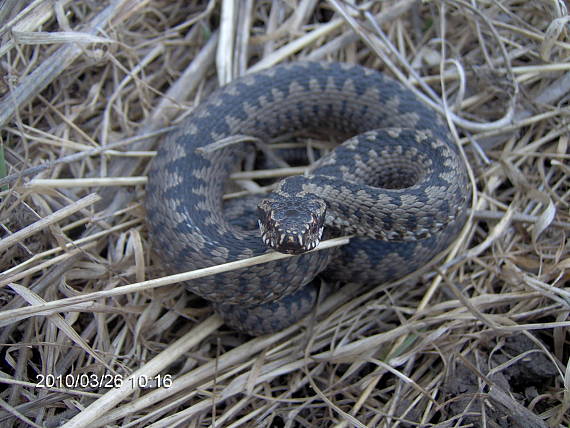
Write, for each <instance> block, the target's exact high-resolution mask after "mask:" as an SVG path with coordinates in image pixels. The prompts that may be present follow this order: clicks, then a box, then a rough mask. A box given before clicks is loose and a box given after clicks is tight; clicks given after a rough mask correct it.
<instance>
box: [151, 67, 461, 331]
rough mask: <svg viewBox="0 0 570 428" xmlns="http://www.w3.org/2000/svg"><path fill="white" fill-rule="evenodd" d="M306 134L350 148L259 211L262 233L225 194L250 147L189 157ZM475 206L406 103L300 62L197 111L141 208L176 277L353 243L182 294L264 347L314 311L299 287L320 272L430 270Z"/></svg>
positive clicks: (449, 155) (370, 78)
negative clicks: (239, 220) (342, 237)
mask: <svg viewBox="0 0 570 428" xmlns="http://www.w3.org/2000/svg"><path fill="white" fill-rule="evenodd" d="M303 132H305V133H308V132H310V133H311V134H315V133H317V134H319V135H325V136H329V135H340V136H355V137H353V138H351V139H349V140H348V141H346V142H345V143H343V144H342V145H340V146H338V147H337V148H336V149H335V150H333V151H332V152H330V153H329V154H327V155H325V156H324V157H322V158H321V159H319V160H318V161H317V162H316V164H315V165H313V167H312V168H311V171H310V174H308V175H306V176H296V177H291V178H289V179H286V180H284V181H282V182H281V183H280V185H279V187H278V189H277V190H276V191H275V192H274V193H273V194H272V195H270V196H269V197H268V199H267V200H266V201H264V202H262V203H261V204H260V209H259V211H260V229H261V230H260V231H247V230H243V229H240V228H237V227H234V226H232V225H231V224H230V223H229V222H228V221H227V219H226V218H225V217H224V214H223V205H222V195H223V193H224V186H225V184H226V181H227V179H228V177H229V175H230V174H231V173H232V172H233V171H234V170H235V168H236V166H237V165H238V164H239V163H240V159H242V157H243V156H244V154H245V153H246V151H247V150H246V148H247V147H250V146H251V143H249V146H248V143H237V144H233V145H232V144H230V145H226V146H225V147H223V148H219V149H217V150H213V151H204V150H197V149H199V148H202V147H204V146H207V145H209V144H212V143H214V142H216V141H220V140H222V139H224V138H226V137H230V136H233V135H247V136H251V137H255V138H259V139H261V140H263V141H265V142H271V140H272V139H275V137H276V136H278V135H281V134H284V133H286V134H290V133H297V134H298V133H303ZM469 195H470V193H469V185H468V180H467V174H466V170H465V166H464V164H463V162H462V160H461V158H460V157H459V155H458V152H457V148H456V147H455V146H454V144H453V143H452V142H451V141H450V138H449V135H448V131H447V128H446V126H445V125H444V123H443V121H442V119H441V118H440V117H439V116H438V115H437V114H436V113H435V112H434V111H432V110H431V109H430V108H428V107H426V106H425V105H424V104H423V103H421V102H420V101H419V100H417V99H416V97H415V96H414V95H413V93H412V92H411V91H409V90H408V89H406V88H404V87H403V86H401V85H400V84H399V83H397V82H395V81H393V80H392V79H390V78H388V77H386V76H384V75H382V74H380V73H378V72H376V71H373V70H369V69H366V68H364V67H361V66H357V65H348V64H342V63H319V62H299V63H292V64H286V65H280V66H276V67H273V68H270V69H268V70H265V71H262V72H259V73H255V74H250V75H246V76H245V77H242V78H240V79H237V80H235V81H233V82H232V83H230V84H229V85H227V86H225V87H222V88H221V89H219V90H218V91H217V92H215V93H214V94H213V95H212V96H210V97H209V99H208V100H207V101H206V102H204V103H202V104H201V105H200V106H198V107H197V108H196V109H195V110H194V111H193V112H192V114H191V115H190V117H189V118H188V119H187V120H186V121H185V122H184V124H183V125H182V126H180V127H179V129H178V130H177V131H175V132H174V133H172V134H171V135H170V136H169V137H168V138H167V139H166V140H165V141H164V142H163V143H162V144H161V146H160V148H159V150H158V154H157V156H156V157H155V159H154V160H153V162H152V164H151V167H150V171H149V175H148V186H147V200H146V208H147V211H148V220H149V226H150V232H151V236H152V238H153V240H154V242H155V245H156V247H157V249H158V252H159V254H160V255H161V258H162V260H163V261H164V262H165V263H166V265H167V267H168V268H169V269H170V270H173V271H178V272H181V271H187V270H193V269H197V268H202V267H206V266H212V265H216V264H220V263H224V262H228V261H232V260H238V259H243V258H246V257H252V256H256V255H260V254H263V253H265V252H267V251H269V249H268V246H267V245H266V244H268V245H269V246H272V247H276V248H277V249H278V250H280V251H283V252H289V253H295V254H297V253H301V252H302V251H304V250H307V249H311V248H313V247H314V246H315V245H316V243H317V242H318V240H319V239H320V235H321V233H322V226H323V224H324V225H325V228H327V229H328V230H329V231H330V233H331V235H333V236H334V235H335V234H336V235H338V234H355V235H356V236H357V237H355V238H353V239H351V242H350V244H348V245H346V246H343V247H341V248H340V249H337V250H324V251H313V252H310V253H305V254H300V255H298V256H296V257H291V258H287V259H284V260H280V261H275V262H270V263H266V264H261V265H257V266H253V267H250V268H247V269H241V270H237V271H232V272H228V273H223V274H217V275H215V276H212V277H207V278H203V279H199V280H193V281H191V282H189V283H187V284H186V285H187V287H188V288H189V289H190V290H192V291H193V292H195V293H197V294H199V295H201V296H203V297H205V298H206V299H208V300H211V301H212V302H214V303H215V305H216V308H217V310H218V311H219V312H220V313H221V314H222V316H223V317H224V318H225V320H226V323H228V324H229V325H230V326H232V327H234V328H237V329H239V330H242V331H245V332H247V333H250V334H262V333H267V332H271V331H275V330H279V329H281V328H284V327H286V326H287V325H289V324H291V323H293V322H295V321H297V320H299V319H300V318H302V317H303V316H304V315H305V314H306V313H308V311H310V310H311V307H312V304H313V302H314V300H315V294H316V293H315V292H314V290H311V289H310V288H308V287H305V285H306V284H307V283H308V282H309V281H310V280H311V279H312V278H314V277H315V276H316V275H317V274H318V273H319V272H322V271H325V274H326V275H328V276H329V277H331V278H334V279H338V280H340V281H356V282H366V283H380V282H383V281H387V280H393V279H396V278H398V277H402V276H404V275H406V274H408V273H410V272H413V271H415V270H417V269H418V268H420V267H421V266H423V265H424V264H426V263H427V262H428V261H430V260H431V259H432V258H433V257H434V256H435V255H436V254H437V253H439V252H441V251H442V250H444V249H445V248H447V247H448V246H449V244H450V243H451V242H452V241H453V240H454V239H455V237H456V235H457V233H458V231H459V230H460V228H461V226H462V225H463V223H464V221H465V218H466V215H465V213H466V208H467V205H468V202H469ZM282 198H292V199H282ZM325 211H326V214H325ZM323 222H324V223H323Z"/></svg>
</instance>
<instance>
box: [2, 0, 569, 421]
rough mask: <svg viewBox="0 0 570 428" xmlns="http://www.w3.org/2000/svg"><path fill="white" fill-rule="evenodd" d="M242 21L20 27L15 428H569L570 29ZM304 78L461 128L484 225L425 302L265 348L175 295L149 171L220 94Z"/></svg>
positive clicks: (6, 151)
mask: <svg viewBox="0 0 570 428" xmlns="http://www.w3.org/2000/svg"><path fill="white" fill-rule="evenodd" d="M25 3H30V4H29V6H26V5H25ZM111 3H112V4H111ZM236 3H239V4H240V7H239V8H234V7H233V5H234V2H233V1H231V0H229V1H226V0H224V1H221V2H214V1H210V2H205V1H177V2H174V1H159V0H157V1H144V0H123V1H121V0H118V1H114V2H108V1H102V2H94V1H89V0H77V1H70V0H60V1H58V2H52V1H41V0H40V1H33V2H23V1H18V0H5V1H4V2H3V6H4V7H0V36H1V37H2V44H1V46H0V55H1V62H0V73H1V75H2V77H3V79H2V80H1V81H0V95H1V96H2V98H1V99H0V126H1V127H2V128H1V131H0V132H1V133H0V136H1V142H2V147H3V156H4V159H5V161H2V159H1V158H0V163H1V164H2V167H4V166H5V168H6V173H7V176H6V177H5V178H3V179H1V180H0V185H1V186H2V187H1V188H0V191H1V193H0V198H1V202H0V226H1V228H2V230H1V232H0V233H1V235H0V236H1V240H0V255H1V256H0V257H1V258H0V270H1V271H2V272H3V273H1V274H0V285H1V286H2V289H1V294H0V297H1V302H2V311H0V325H1V326H2V330H0V335H1V339H0V343H1V348H0V351H1V354H2V363H1V364H2V366H1V367H2V368H1V372H0V381H1V382H2V384H3V388H2V389H0V391H2V392H1V397H0V405H1V406H0V407H1V409H0V421H1V423H2V424H3V425H16V426H28V425H30V426H59V425H61V424H63V423H65V422H67V424H66V425H65V426H100V425H116V426H153V427H155V426H156V427H158V426H173V425H178V426H228V427H229V426H231V427H237V426H287V427H289V426H290V427H294V426H307V427H310V426H334V427H350V426H368V427H375V426H379V427H392V426H402V427H404V426H424V427H427V426H441V427H443V426H446V427H447V426H473V425H474V426H512V427H515V426H520V427H546V426H550V427H562V426H566V427H567V426H569V424H570V417H569V408H570V393H569V390H570V389H569V388H570V368H569V365H568V362H569V357H570V347H569V346H568V341H569V340H570V338H569V337H568V333H567V330H568V327H569V326H570V322H569V321H568V314H569V313H570V288H569V287H568V281H569V279H570V276H569V274H568V269H569V268H570V255H569V251H568V236H567V235H568V232H569V231H570V219H569V217H570V216H569V206H570V186H569V183H570V181H569V180H570V169H569V167H568V158H569V157H570V155H569V153H570V151H569V149H568V137H569V125H568V118H569V116H568V113H569V109H568V95H567V94H568V93H570V73H569V69H570V62H569V61H568V58H569V56H570V55H569V54H570V40H569V37H568V30H567V22H568V16H567V15H566V10H565V4H564V3H563V2H562V1H561V0H560V1H558V2H557V1H556V0H536V1H526V0H523V1H521V0H501V1H488V0H472V1H470V2H468V1H463V0H448V1H444V0H433V1H426V2H422V4H420V2H416V1H414V0H401V1H395V0H394V1H383V2H359V7H358V8H356V7H354V6H351V5H350V4H349V2H343V1H341V0H331V1H328V2H316V1H311V0H289V1H278V2H253V1H248V0H244V1H241V2H236ZM315 3H316V4H315ZM296 58H311V59H323V60H341V61H349V62H358V63H360V64H363V65H367V66H369V67H373V68H377V69H382V70H384V71H385V72H387V73H389V74H391V75H393V76H396V77H397V78H398V79H400V80H402V81H404V82H406V84H407V85H408V86H410V87H411V88H412V89H413V90H414V91H416V92H417V93H418V95H420V96H422V97H423V98H424V99H425V100H426V102H429V103H431V104H432V105H433V106H434V107H435V108H437V109H439V110H440V111H441V112H442V113H443V114H445V115H446V116H447V118H448V122H449V124H450V126H451V128H452V130H453V132H454V135H455V136H456V139H457V142H458V143H459V144H460V145H461V146H462V147H463V149H464V151H465V153H466V156H467V159H468V163H469V165H470V168H471V171H472V178H473V182H474V184H475V186H476V191H475V193H474V196H475V197H474V202H473V216H472V218H471V219H470V221H469V224H468V226H467V227H466V228H465V230H464V232H463V235H462V236H461V239H459V240H458V242H457V243H456V245H455V246H454V247H453V248H452V249H451V251H450V253H449V255H448V256H447V259H446V260H445V262H444V263H443V264H439V265H436V266H435V267H434V268H432V269H431V270H429V271H428V272H427V273H425V274H424V275H423V276H422V277H421V278H419V279H417V278H416V279H415V280H413V281H412V280H408V281H406V282H404V283H403V284H400V285H397V286H395V285H394V284H384V285H381V286H378V287H374V288H371V287H367V288H364V287H360V288H359V287H357V286H351V285H348V286H346V287H344V288H342V289H341V290H340V291H339V292H337V293H336V294H334V295H332V296H331V297H330V298H328V299H326V300H325V301H323V302H322V303H321V304H320V306H319V308H318V310H317V313H316V314H315V316H314V317H312V318H311V319H309V320H306V321H305V322H303V323H301V324H300V325H296V326H293V327H291V328H289V329H287V330H286V331H283V332H280V333H277V334H275V335H271V336H267V337H260V338H256V339H248V338H246V337H241V336H236V334H235V333H233V332H232V331H230V330H228V329H226V328H225V327H222V325H221V322H220V320H219V318H218V317H217V316H216V315H214V314H213V312H212V311H211V308H210V307H209V306H208V305H206V304H205V303H204V302H203V301H202V300H200V299H198V298H197V297H195V296H192V295H190V294H189V293H186V292H184V290H183V289H182V288H181V287H180V286H177V285H176V283H177V282H178V281H180V279H181V278H182V276H176V275H175V276H170V277H167V276H165V275H166V274H168V273H167V272H163V271H162V270H161V265H160V261H159V260H158V259H157V257H156V255H155V254H154V253H153V252H152V251H151V246H150V243H149V241H148V237H147V228H146V225H145V213H144V209H143V206H142V203H143V201H144V183H145V170H146V167H147V165H148V162H149V160H150V159H151V157H152V156H153V151H152V150H153V148H155V147H156V145H157V144H159V142H160V140H161V138H162V136H163V135H164V133H165V132H167V131H168V128H167V126H171V125H176V124H177V123H179V121H180V120H182V119H183V118H184V117H185V116H186V115H187V114H188V112H189V111H191V110H192V108H193V107H194V106H195V105H197V104H198V103H199V102H200V101H201V100H203V99H205V98H206V97H207V96H208V94H209V93H210V92H211V91H212V90H213V89H214V88H215V87H216V86H218V84H220V83H223V82H227V81H229V80H231V79H232V78H233V77H235V76H238V75H240V74H244V73H246V72H249V71H251V70H256V69H261V68H264V67H268V66H271V65H273V64H277V63H279V62H281V61H291V60H294V59H296ZM442 93H444V94H445V96H442ZM0 173H1V170H0ZM240 178H241V179H243V178H244V177H243V176H242V177H240ZM246 178H247V177H246ZM224 268H226V269H227V268H228V266H225V267H224ZM229 268H232V266H229ZM211 273H212V269H210V270H202V271H198V272H193V273H187V274H182V275H183V276H184V275H186V276H185V277H188V275H189V276H190V277H199V276H202V275H205V274H211ZM149 278H150V279H149ZM66 375H68V376H67V377H66ZM86 375H92V376H93V377H91V378H87V377H86ZM41 376H44V377H45V379H46V380H48V381H49V382H48V383H50V385H49V387H47V388H41V387H39V385H38V383H39V382H40V381H41ZM58 376H63V378H62V377H58ZM112 376H117V378H115V379H119V378H120V379H122V380H123V382H122V386H120V387H119V385H115V387H113V388H104V387H102V386H101V387H99V386H95V385H94V383H96V382H94V380H97V379H104V380H109V383H110V384H113V383H114V381H111V377H112ZM157 376H160V378H159V377H157ZM170 377H171V378H170ZM157 379H158V380H159V381H160V382H161V383H164V381H165V380H166V381H167V385H163V386H164V387H159V386H160V385H158V384H157V381H156V380H157ZM152 380H154V382H153V381H152ZM170 380H172V383H170V382H169V381H170ZM60 381H61V382H60ZM74 381H75V382H77V381H80V382H83V383H87V384H89V385H83V386H81V385H74V384H73V382H74ZM53 383H55V384H54V385H52V384H53ZM145 384H146V385H145ZM85 386H88V387H85ZM89 386H90V387H89ZM469 424H473V425H469Z"/></svg>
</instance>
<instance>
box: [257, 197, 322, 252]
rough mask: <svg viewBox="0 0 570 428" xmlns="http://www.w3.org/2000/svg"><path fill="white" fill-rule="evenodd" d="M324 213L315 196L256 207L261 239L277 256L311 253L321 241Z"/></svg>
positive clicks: (273, 201) (276, 201)
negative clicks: (276, 252)
mask: <svg viewBox="0 0 570 428" xmlns="http://www.w3.org/2000/svg"><path fill="white" fill-rule="evenodd" d="M326 210H327V206H326V204H325V202H324V201H322V200H320V199H317V198H314V197H291V198H280V199H264V200H262V201H261V202H260V203H259V205H258V214H259V220H258V223H259V229H260V232H261V239H262V240H263V242H264V243H265V245H267V246H269V247H271V248H273V249H274V250H276V251H279V252H280V253H285V254H302V253H304V252H307V251H309V250H312V249H313V248H315V247H316V246H317V245H318V244H319V242H321V237H322V236H323V228H324V222H325V214H326Z"/></svg>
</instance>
